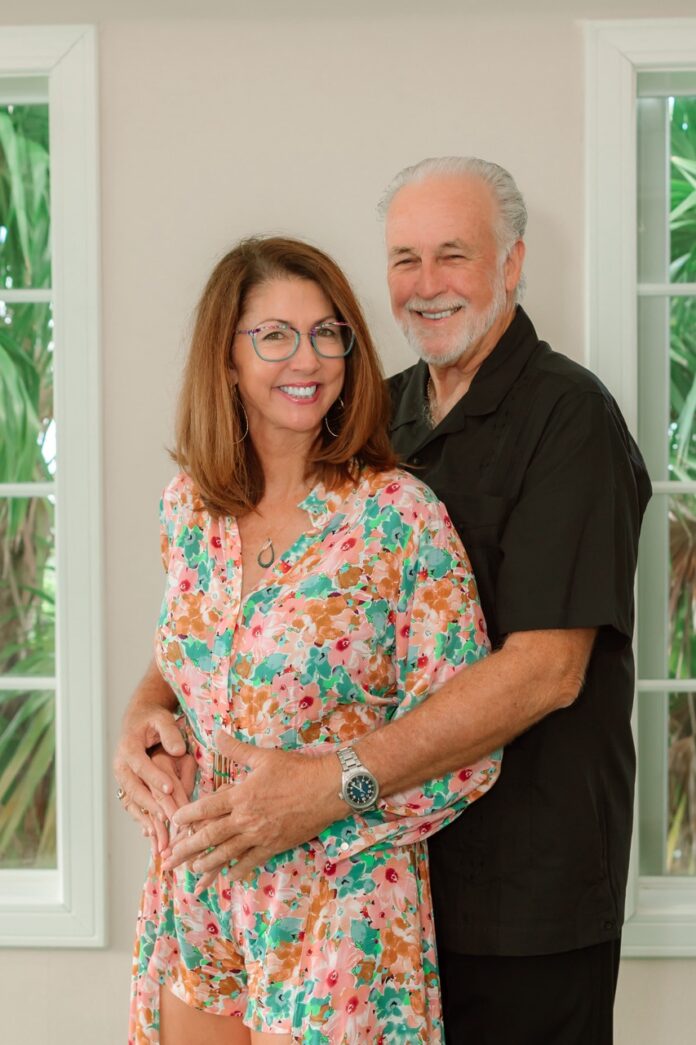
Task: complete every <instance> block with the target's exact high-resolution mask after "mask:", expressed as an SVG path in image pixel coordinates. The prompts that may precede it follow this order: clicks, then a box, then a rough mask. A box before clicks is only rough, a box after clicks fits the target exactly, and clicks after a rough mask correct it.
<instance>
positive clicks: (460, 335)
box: [401, 267, 507, 366]
mask: <svg viewBox="0 0 696 1045" xmlns="http://www.w3.org/2000/svg"><path fill="white" fill-rule="evenodd" d="M452 304H457V305H461V307H462V311H463V316H462V317H461V319H460V328H459V330H458V331H457V334H456V335H453V339H454V338H455V337H456V341H455V343H454V344H453V345H452V347H451V348H449V349H448V350H447V351H445V352H431V351H430V349H429V347H428V344H427V341H426V339H425V338H422V337H421V336H420V333H419V332H417V331H416V330H414V328H413V326H412V325H411V323H410V321H409V319H408V313H407V318H405V319H404V321H403V323H402V326H401V329H402V330H403V332H404V335H405V337H406V340H407V341H408V343H409V345H410V346H411V348H412V349H413V351H414V352H415V353H416V355H417V356H420V358H421V359H422V360H423V362H424V363H428V364H429V365H430V366H452V364H453V363H456V362H457V361H458V360H459V359H461V357H462V356H463V355H465V354H466V352H468V351H469V349H470V348H471V346H472V345H475V344H476V343H477V342H478V341H480V340H481V339H482V338H483V337H485V336H486V334H487V333H488V331H489V330H490V329H491V327H492V326H493V324H494V323H495V321H496V320H497V319H498V317H499V316H500V315H502V313H503V312H504V311H505V309H506V308H507V292H506V290H505V277H504V275H503V270H502V267H501V269H500V270H499V271H498V273H497V275H496V280H495V284H494V286H493V300H492V301H491V303H490V305H489V306H488V308H487V309H486V310H485V312H472V311H471V310H470V305H469V300H468V298H459V299H458V300H457V301H456V302H455V303H453V302H450V303H449V307H451V306H452ZM409 306H410V307H412V306H411V302H409ZM444 307H445V308H446V307H448V306H444ZM441 308H442V306H441ZM434 311H435V310H434ZM438 311H439V309H438Z"/></svg>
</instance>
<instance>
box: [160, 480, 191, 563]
mask: <svg viewBox="0 0 696 1045" xmlns="http://www.w3.org/2000/svg"><path fill="white" fill-rule="evenodd" d="M189 486H190V482H189V480H188V479H187V478H186V476H184V475H183V474H181V475H177V476H175V478H174V479H172V481H171V482H170V483H169V485H168V486H167V487H166V489H165V490H164V491H163V493H162V497H161V498H160V505H159V522H160V554H161V556H162V566H163V568H164V572H165V573H168V572H169V560H170V555H171V549H172V547H173V545H174V538H175V534H176V529H177V526H178V525H180V516H181V509H182V494H185V493H186V492H187V491H188V489H189Z"/></svg>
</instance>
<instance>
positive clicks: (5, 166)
mask: <svg viewBox="0 0 696 1045" xmlns="http://www.w3.org/2000/svg"><path fill="white" fill-rule="evenodd" d="M50 214H51V211H50V165H49V156H48V106H47V105H2V106H0V287H7V288H10V287H12V288H19V287H50V285H51V241H50V233H51V222H50Z"/></svg>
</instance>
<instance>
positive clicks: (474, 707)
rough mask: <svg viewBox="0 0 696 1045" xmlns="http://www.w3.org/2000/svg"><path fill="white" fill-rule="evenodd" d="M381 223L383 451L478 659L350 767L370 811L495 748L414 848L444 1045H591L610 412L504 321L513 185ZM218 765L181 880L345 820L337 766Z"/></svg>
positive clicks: (622, 831)
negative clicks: (439, 986)
mask: <svg viewBox="0 0 696 1045" xmlns="http://www.w3.org/2000/svg"><path fill="white" fill-rule="evenodd" d="M383 211H384V213H385V214H386V239H387V251H388V281H389V289H390V294H391V301H392V309H393V312H394V315H395V318H396V320H397V322H398V323H399V324H400V326H401V327H402V329H403V331H404V333H405V335H406V337H407V340H408V341H409V343H410V344H411V345H412V347H414V348H415V350H416V352H417V353H418V355H419V356H420V357H421V361H420V362H419V363H417V364H416V365H415V366H414V367H412V368H410V369H409V370H407V371H405V372H404V373H402V374H398V375H396V377H394V378H392V379H391V382H390V384H391V390H392V393H393V401H394V419H393V439H394V445H395V447H396V449H397V450H398V451H399V452H400V454H401V455H402V457H403V459H404V460H405V461H406V462H407V465H408V467H409V468H411V469H412V470H413V471H414V473H415V474H417V475H418V476H420V477H421V478H422V479H424V480H425V481H426V482H427V483H429V485H431V486H432V487H433V489H434V490H435V491H436V493H437V494H438V495H439V496H440V497H441V498H442V499H443V500H444V501H445V503H446V505H447V507H448V509H449V512H450V515H451V516H452V519H453V522H454V524H455V526H456V527H457V529H458V531H459V533H460V535H461V536H462V539H463V541H464V544H465V546H466V548H467V550H468V552H469V555H470V557H471V559H472V564H473V567H474V572H475V575H476V577H477V580H478V584H479V588H480V594H481V599H482V603H483V608H484V612H485V614H486V618H487V621H488V626H489V631H490V635H491V639H492V642H493V647H494V652H493V654H492V655H491V656H490V657H488V658H486V659H485V660H484V661H481V662H480V663H478V664H475V665H472V666H471V667H468V668H466V669H464V670H463V671H462V672H460V673H459V674H458V675H457V676H456V677H455V678H454V679H452V680H451V681H450V682H449V683H447V684H446V685H445V686H443V687H442V689H440V690H439V691H438V692H437V693H435V694H433V695H432V696H431V698H430V699H429V700H428V701H427V702H426V703H425V704H424V705H422V706H421V707H420V708H418V709H416V710H415V711H413V712H412V713H411V714H409V715H407V716H405V717H404V718H402V719H400V720H399V721H398V722H393V723H390V724H389V725H388V726H386V727H385V728H384V729H382V730H380V731H378V732H376V733H373V734H371V735H369V736H367V737H365V738H364V739H362V740H360V741H359V742H357V743H355V744H353V745H352V747H353V750H354V753H355V755H356V756H357V759H358V760H359V763H362V765H363V766H364V767H366V769H367V770H368V771H371V773H370V772H368V774H367V776H368V777H369V776H370V775H374V776H375V777H376V778H377V781H378V784H379V787H380V789H381V792H382V794H389V793H393V792H396V791H400V790H402V789H404V788H405V787H408V786H411V785H414V784H416V783H419V782H422V781H423V780H424V779H427V778H429V777H433V776H437V775H439V774H441V773H444V772H446V771H450V770H454V769H456V768H458V767H459V766H461V765H464V764H470V763H472V762H474V761H475V760H477V759H478V758H480V757H481V756H483V755H484V754H485V753H486V752H488V751H491V750H493V749H494V748H496V747H498V746H499V745H500V744H506V745H507V748H506V754H505V759H504V763H503V771H502V774H501V777H500V780H499V781H498V783H497V785H496V787H495V788H493V789H492V791H491V792H490V794H489V795H488V796H487V797H486V799H485V801H483V802H479V803H476V804H475V805H474V806H473V807H472V808H471V809H469V810H468V811H467V813H466V816H464V817H462V818H460V819H459V820H458V821H456V822H455V823H454V824H453V825H451V827H449V828H448V829H446V830H445V831H443V832H442V833H441V834H440V835H438V836H436V837H435V838H434V839H433V840H432V842H431V844H430V852H431V867H432V880H433V892H434V899H435V912H436V925H437V933H438V948H439V960H440V965H441V973H442V981H443V994H444V1001H445V1027H446V1033H447V1040H448V1042H450V1043H453V1045H459V1043H460V1042H465V1041H468V1040H475V1041H477V1043H479V1045H604V1043H608V1042H611V1040H612V1008H613V998H614V991H615V986H616V974H617V970H618V959H619V941H620V931H621V921H622V916H623V905H624V893H625V883H626V871H627V864H628V849H629V841H630V830H631V817H632V795H633V775H634V752H633V744H632V739H631V730H630V711H631V703H632V693H633V663H632V654H631V635H632V628H633V602H632V590H633V577H634V571H635V563H636V555H637V542H638V532H639V527H640V520H641V517H642V514H643V511H644V508H645V505H646V503H647V500H648V498H649V494H650V487H649V482H648V479H647V475H646V472H645V468H644V465H643V462H642V460H641V458H640V454H639V453H638V450H637V448H636V446H635V444H634V443H633V441H632V439H631V437H630V435H629V434H628V432H627V430H626V427H625V424H624V422H623V419H622V418H621V415H620V413H619V411H618V408H617V407H616V404H615V403H614V401H613V400H612V399H611V397H610V396H609V394H608V393H607V391H606V390H605V389H604V388H603V386H602V385H601V384H600V383H599V382H598V381H597V380H596V378H594V377H593V376H592V375H591V374H589V373H588V372H587V371H586V370H584V369H583V368H582V367H580V366H578V365H577V364H575V363H573V362H571V361H570V360H568V359H567V358H566V357H564V356H562V355H559V354H557V353H555V352H552V351H551V349H550V348H549V347H548V346H547V345H545V344H543V343H542V342H540V341H539V340H538V339H537V336H536V333H535V331H534V328H533V327H532V324H531V322H530V320H529V319H528V317H527V316H526V314H525V313H524V312H523V310H522V309H521V308H520V307H519V306H518V305H517V303H516V300H517V297H518V293H519V288H520V282H521V278H522V264H523V260H524V243H523V236H524V232H525V225H526V210H525V207H524V202H523V200H522V197H521V196H520V194H519V192H518V190H517V187H516V185H515V183H514V181H513V180H512V178H511V177H510V175H509V174H508V173H507V172H506V171H504V170H502V168H500V167H498V166H496V165H495V164H489V163H486V162H484V161H481V160H475V159H461V158H450V159H442V160H426V161H423V163H421V164H418V165H417V166H416V167H413V168H409V169H407V170H406V171H404V172H402V173H401V174H400V175H399V176H397V178H396V179H395V181H394V183H392V186H391V187H390V189H389V190H388V191H387V194H386V196H385V199H384V203H383ZM148 686H149V687H150V690H149V694H150V695H149V696H148V695H147V693H148ZM142 694H144V695H141V696H140V698H138V697H137V696H136V699H135V704H134V705H132V707H131V710H130V711H129V713H128V718H127V722H126V740H125V741H124V743H123V744H122V748H121V752H120V754H119V756H118V758H117V763H116V775H117V778H118V779H119V781H120V782H121V784H122V787H123V788H124V790H125V791H126V794H127V796H128V799H129V800H131V801H132V802H133V803H134V804H135V805H142V806H143V807H144V808H148V807H149V804H151V802H152V796H151V794H150V792H149V791H148V790H147V789H146V788H144V787H143V786H142V785H141V784H139V782H138V780H137V777H138V776H140V777H142V778H143V779H144V780H146V781H147V782H148V783H149V784H150V785H151V786H152V788H153V791H154V794H155V795H157V794H158V790H157V788H158V787H159V786H161V785H165V786H166V787H167V788H168V789H169V790H171V788H172V783H171V780H169V778H168V777H167V775H166V774H165V773H164V771H163V770H161V771H160V772H159V773H157V771H155V770H153V768H152V766H151V764H150V763H149V762H148V760H147V758H146V756H145V754H144V751H143V745H144V744H145V743H146V742H147V741H148V740H150V741H151V740H153V739H156V738H157V737H161V738H162V740H163V741H164V742H165V746H167V744H168V738H169V737H171V736H172V733H171V732H170V731H172V729H173V727H172V725H171V721H170V720H169V721H168V720H167V715H165V714H164V713H163V712H162V709H161V706H160V705H161V704H162V703H166V701H167V700H170V699H171V698H170V696H167V695H166V694H164V693H163V691H162V688H161V685H160V683H159V682H158V681H156V680H155V679H154V676H152V675H150V677H149V681H148V682H147V683H146V685H145V688H144V689H143V691H142ZM148 730H149V732H148ZM176 739H177V740H178V739H179V738H178V736H177V738H176ZM220 748H221V750H222V751H224V752H225V753H226V754H227V755H228V756H230V757H233V758H234V759H235V761H239V762H243V763H246V764H247V765H249V766H251V768H252V772H251V773H250V774H249V776H248V777H247V778H246V780H245V781H244V782H243V783H241V784H239V785H237V786H236V787H235V788H234V789H233V794H232V795H230V794H229V793H228V794H227V795H223V794H222V793H218V795H216V796H213V797H212V798H208V799H204V800H202V801H201V802H199V803H195V804H194V806H193V807H189V808H188V809H187V810H182V811H181V813H177V814H176V820H177V822H178V823H180V824H182V825H183V824H185V823H188V822H191V821H192V820H194V819H195V816H196V815H200V811H201V809H203V810H204V812H205V813H206V815H207V816H211V817H213V816H216V815H218V816H220V817H221V819H220V820H218V821H215V822H214V823H212V824H210V825H209V826H207V827H205V828H204V829H203V830H202V831H200V832H198V833H197V835H196V836H195V837H194V838H192V839H188V838H184V840H183V841H181V840H180V841H178V842H177V844H176V846H175V849H176V850H177V856H178V857H182V856H186V855H191V856H192V857H196V864H195V866H196V867H198V868H200V869H202V870H208V869H215V868H216V867H219V866H221V864H223V863H225V862H226V861H228V860H229V859H238V861H239V862H238V863H237V865H236V866H235V868H234V869H233V871H232V872H231V873H232V874H233V875H239V876H241V875H243V874H244V873H245V871H246V870H247V869H248V868H249V867H250V866H253V865H254V864H256V863H258V862H260V861H262V860H264V859H266V858H267V857H268V856H269V855H270V854H271V853H275V852H278V851H281V850H284V849H286V848H289V847H290V846H292V845H295V844H298V843H299V842H300V841H304V840H306V839H307V838H310V837H313V836H314V835H316V834H317V833H318V832H319V831H320V830H321V829H322V828H323V827H324V826H326V824H327V823H329V822H331V821H332V820H333V819H335V818H337V817H342V816H345V815H346V812H347V805H346V799H347V798H348V797H349V796H347V793H346V791H345V790H344V788H343V785H344V783H345V775H344V774H345V770H343V775H342V767H341V765H340V764H339V760H338V759H337V758H335V756H333V755H328V756H326V757H324V758H321V759H312V760H311V762H312V765H311V766H308V764H307V760H306V759H303V757H302V756H301V755H296V754H293V753H290V752H279V751H265V750H260V749H255V748H247V747H245V745H242V744H239V743H238V742H236V741H234V740H232V739H228V738H226V737H221V738H220ZM169 749H170V750H171V751H172V753H174V745H173V744H170V745H169ZM339 792H340V794H343V795H344V796H345V798H341V797H340V794H339ZM159 793H161V792H159ZM208 845H215V846H216V849H215V850H214V851H213V852H209V853H207V854H205V853H204V852H203V850H204V848H205V847H206V846H208Z"/></svg>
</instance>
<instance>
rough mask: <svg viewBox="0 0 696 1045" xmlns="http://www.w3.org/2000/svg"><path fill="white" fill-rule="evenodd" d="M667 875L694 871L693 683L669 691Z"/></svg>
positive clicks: (695, 762)
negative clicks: (689, 687) (686, 688)
mask: <svg viewBox="0 0 696 1045" xmlns="http://www.w3.org/2000/svg"><path fill="white" fill-rule="evenodd" d="M667 728H668V737H669V740H668V748H667V770H668V774H667V801H668V805H667V808H668V821H667V853H666V870H667V873H668V874H696V746H695V745H696V686H695V691H694V692H693V693H670V694H669V717H668V727H667Z"/></svg>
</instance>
